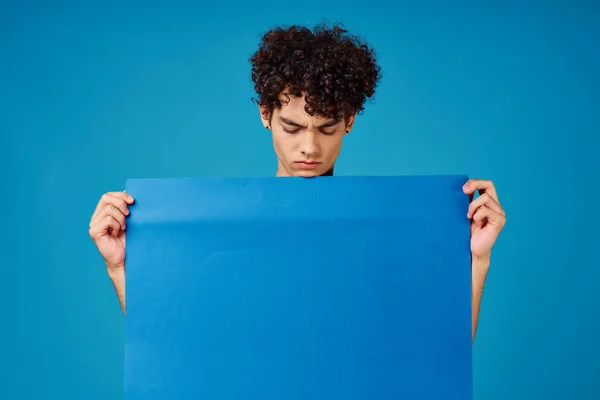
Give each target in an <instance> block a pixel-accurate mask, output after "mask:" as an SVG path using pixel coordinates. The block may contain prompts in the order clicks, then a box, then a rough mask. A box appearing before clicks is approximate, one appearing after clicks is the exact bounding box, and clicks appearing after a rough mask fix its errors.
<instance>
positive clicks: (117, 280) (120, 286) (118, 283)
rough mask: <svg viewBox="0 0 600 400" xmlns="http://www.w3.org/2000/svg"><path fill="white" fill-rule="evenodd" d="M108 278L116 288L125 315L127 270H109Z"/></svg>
mask: <svg viewBox="0 0 600 400" xmlns="http://www.w3.org/2000/svg"><path fill="white" fill-rule="evenodd" d="M108 276H109V277H110V280H111V281H112V283H113V286H114V287H115V291H116V292H117V297H118V298H119V303H120V304H121V310H122V311H123V315H125V268H124V267H123V268H116V269H112V268H109V269H108Z"/></svg>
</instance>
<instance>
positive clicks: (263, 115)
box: [258, 105, 271, 129]
mask: <svg viewBox="0 0 600 400" xmlns="http://www.w3.org/2000/svg"><path fill="white" fill-rule="evenodd" d="M258 111H259V112H260V119H261V121H262V124H263V126H264V127H265V128H266V129H271V113H270V112H269V110H268V108H267V106H261V105H259V106H258Z"/></svg>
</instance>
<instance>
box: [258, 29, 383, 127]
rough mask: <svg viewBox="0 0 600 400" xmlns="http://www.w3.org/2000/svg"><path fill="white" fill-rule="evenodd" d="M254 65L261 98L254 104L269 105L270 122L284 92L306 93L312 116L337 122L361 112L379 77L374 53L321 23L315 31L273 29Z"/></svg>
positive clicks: (342, 31)
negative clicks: (286, 90) (319, 116)
mask: <svg viewBox="0 0 600 400" xmlns="http://www.w3.org/2000/svg"><path fill="white" fill-rule="evenodd" d="M250 62H251V63H252V81H253V82H254V90H255V92H256V93H257V95H258V98H252V100H253V101H255V102H256V103H258V104H260V105H262V106H266V108H267V110H268V112H267V115H265V118H268V119H270V118H271V115H272V111H273V109H275V108H276V107H280V106H281V105H282V103H281V101H280V100H279V95H280V94H281V93H282V91H283V90H284V89H286V88H287V89H288V90H289V93H291V94H292V95H294V96H300V95H301V94H302V92H304V93H305V100H306V107H305V110H306V112H307V113H308V114H309V115H316V114H318V115H322V116H324V117H326V118H335V119H338V120H339V119H342V118H344V117H347V116H350V115H351V114H353V113H354V112H356V113H362V111H363V110H364V103H365V101H366V100H367V98H371V97H373V95H374V94H375V87H376V86H377V83H378V81H379V80H380V78H381V68H380V66H379V65H377V63H376V59H375V52H374V50H373V49H372V48H370V47H369V45H368V44H367V43H365V42H364V41H362V40H361V39H360V38H358V37H357V36H355V35H351V34H349V33H348V31H347V30H346V29H344V28H343V27H342V26H340V25H339V24H335V25H333V26H332V27H328V26H327V24H325V23H321V24H319V25H317V26H315V28H314V30H313V31H311V30H310V29H308V28H307V27H304V26H298V25H292V26H290V27H287V28H284V27H276V28H273V29H271V30H269V31H268V32H267V33H265V34H264V35H263V37H262V40H261V43H260V47H259V49H258V50H257V51H256V53H254V54H253V55H252V57H251V59H250ZM288 99H289V96H288ZM286 103H287V102H286Z"/></svg>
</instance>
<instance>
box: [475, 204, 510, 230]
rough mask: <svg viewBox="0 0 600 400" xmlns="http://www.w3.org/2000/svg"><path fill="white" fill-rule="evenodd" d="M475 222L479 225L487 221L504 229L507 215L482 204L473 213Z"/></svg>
mask: <svg viewBox="0 0 600 400" xmlns="http://www.w3.org/2000/svg"><path fill="white" fill-rule="evenodd" d="M473 222H474V223H475V225H477V226H483V225H484V224H485V223H488V224H490V225H493V226H495V227H497V228H498V229H502V227H503V226H504V224H505V223H506V216H505V215H503V214H500V213H498V212H496V211H494V210H492V209H490V208H488V207H487V206H481V207H480V208H479V209H478V210H477V211H476V212H475V214H474V215H473Z"/></svg>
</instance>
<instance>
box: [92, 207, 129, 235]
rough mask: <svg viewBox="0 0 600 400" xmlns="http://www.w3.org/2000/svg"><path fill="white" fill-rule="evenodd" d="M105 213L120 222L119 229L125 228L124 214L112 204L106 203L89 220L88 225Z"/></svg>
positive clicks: (104, 215)
mask: <svg viewBox="0 0 600 400" xmlns="http://www.w3.org/2000/svg"><path fill="white" fill-rule="evenodd" d="M107 215H110V216H112V217H113V218H114V219H116V220H117V221H118V222H119V224H121V229H125V218H126V217H125V215H123V213H122V212H121V210H120V209H118V208H117V207H115V206H113V205H112V204H107V205H106V206H104V208H103V209H102V210H100V212H99V213H98V215H97V216H96V217H95V218H94V219H92V221H91V222H90V226H92V225H94V224H96V223H98V222H99V221H100V220H102V219H103V218H104V217H106V216H107Z"/></svg>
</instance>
